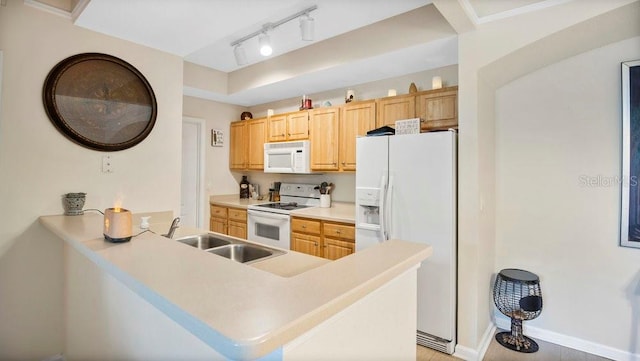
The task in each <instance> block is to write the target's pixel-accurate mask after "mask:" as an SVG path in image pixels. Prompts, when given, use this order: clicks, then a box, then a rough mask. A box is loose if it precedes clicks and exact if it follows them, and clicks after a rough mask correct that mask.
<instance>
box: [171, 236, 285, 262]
mask: <svg viewBox="0 0 640 361" xmlns="http://www.w3.org/2000/svg"><path fill="white" fill-rule="evenodd" d="M223 237H226V236H219V235H216V234H213V233H203V234H198V235H195V236H186V237H181V238H176V241H178V242H180V243H184V244H187V245H189V246H191V247H195V248H199V249H201V250H204V251H206V252H209V253H213V254H215V255H218V256H222V257H226V258H228V259H230V260H233V261H236V262H240V263H251V262H256V261H262V260H265V259H267V258H271V257H275V256H279V255H282V254H285V253H286V252H285V251H281V250H278V249H273V248H269V247H263V246H260V245H257V244H252V243H247V242H243V241H241V240H239V239H235V238H223Z"/></svg>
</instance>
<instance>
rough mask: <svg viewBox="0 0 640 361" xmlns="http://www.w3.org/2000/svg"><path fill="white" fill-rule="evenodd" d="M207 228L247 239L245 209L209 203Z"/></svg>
mask: <svg viewBox="0 0 640 361" xmlns="http://www.w3.org/2000/svg"><path fill="white" fill-rule="evenodd" d="M210 209H211V217H210V219H209V229H210V230H211V231H212V232H218V233H222V234H227V235H229V236H232V237H238V238H242V239H247V210H246V209H242V208H233V207H223V206H216V205H211V207H210Z"/></svg>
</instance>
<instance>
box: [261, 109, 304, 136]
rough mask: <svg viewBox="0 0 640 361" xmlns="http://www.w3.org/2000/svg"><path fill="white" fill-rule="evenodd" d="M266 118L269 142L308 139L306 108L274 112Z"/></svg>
mask: <svg viewBox="0 0 640 361" xmlns="http://www.w3.org/2000/svg"><path fill="white" fill-rule="evenodd" d="M268 119H269V120H268V123H269V126H268V129H269V136H268V138H267V140H268V141H269V142H284V141H288V140H301V139H309V113H308V111H306V110H301V111H298V112H291V113H284V114H276V115H272V116H270V117H269V118H268Z"/></svg>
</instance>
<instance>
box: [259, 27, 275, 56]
mask: <svg viewBox="0 0 640 361" xmlns="http://www.w3.org/2000/svg"><path fill="white" fill-rule="evenodd" d="M258 44H259V47H260V54H261V55H262V56H269V55H271V53H273V48H272V47H271V39H270V38H269V34H267V33H266V32H264V33H262V34H260V37H258Z"/></svg>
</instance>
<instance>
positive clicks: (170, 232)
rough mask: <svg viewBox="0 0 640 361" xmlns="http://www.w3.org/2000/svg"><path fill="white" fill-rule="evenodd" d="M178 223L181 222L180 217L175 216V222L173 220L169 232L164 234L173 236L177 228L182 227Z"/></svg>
mask: <svg viewBox="0 0 640 361" xmlns="http://www.w3.org/2000/svg"><path fill="white" fill-rule="evenodd" d="M178 223H180V217H176V218H174V219H173V222H171V227H169V232H167V234H163V236H165V237H167V238H173V233H174V232H175V231H176V228H178V227H180V226H178Z"/></svg>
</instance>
